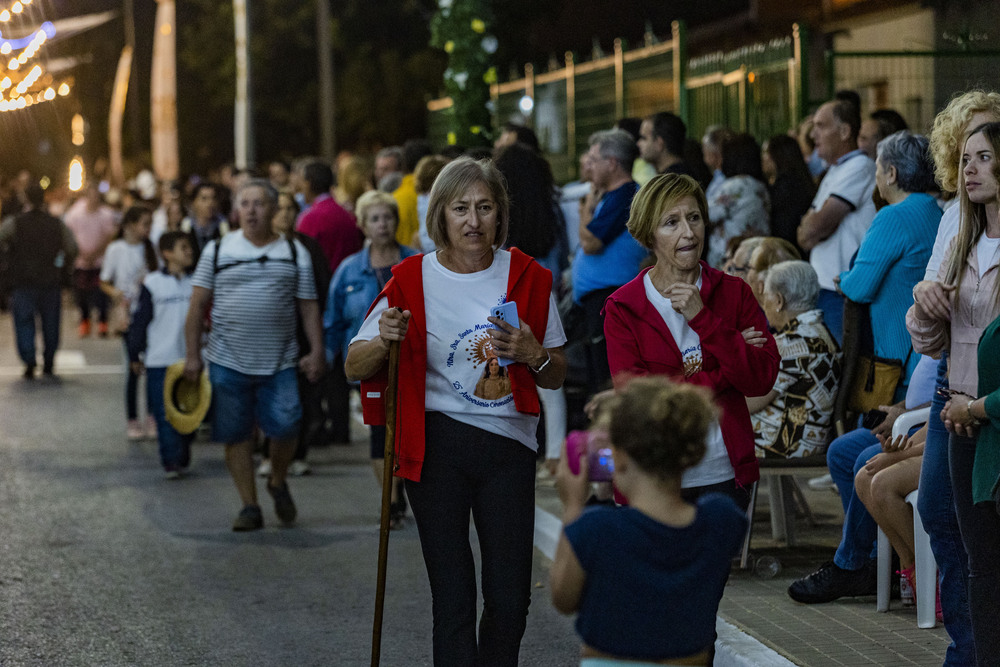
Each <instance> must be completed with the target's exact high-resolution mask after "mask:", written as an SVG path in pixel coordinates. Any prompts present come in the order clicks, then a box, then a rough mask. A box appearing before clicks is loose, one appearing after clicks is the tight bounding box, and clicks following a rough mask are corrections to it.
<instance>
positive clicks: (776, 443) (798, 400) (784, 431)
mask: <svg viewBox="0 0 1000 667" xmlns="http://www.w3.org/2000/svg"><path fill="white" fill-rule="evenodd" d="M774 340H775V342H776V343H777V344H778V352H780V353H781V366H780V369H779V370H778V378H777V379H776V380H775V381H774V390H775V391H777V392H778V395H777V397H775V399H774V400H773V401H772V402H771V403H770V404H769V405H768V406H766V407H765V408H763V409H761V410H759V411H757V412H755V413H753V414H752V415H750V422H751V423H752V424H753V430H754V441H755V443H756V445H757V455H758V456H766V457H768V458H772V457H778V458H795V457H801V456H811V455H813V454H821V453H822V452H823V451H825V449H826V446H827V443H828V436H829V432H830V424H831V422H832V419H833V403H834V400H835V398H836V396H837V386H838V383H839V381H840V347H839V346H838V345H837V343H836V342H835V341H834V340H833V337H832V336H831V335H830V332H829V330H827V328H826V325H825V324H823V311H821V310H819V309H815V310H809V311H806V312H804V313H802V314H801V315H799V316H798V317H797V318H795V319H794V320H792V321H791V322H789V323H788V326H786V327H785V328H784V329H783V330H782V331H779V332H778V333H777V334H775V336H774Z"/></svg>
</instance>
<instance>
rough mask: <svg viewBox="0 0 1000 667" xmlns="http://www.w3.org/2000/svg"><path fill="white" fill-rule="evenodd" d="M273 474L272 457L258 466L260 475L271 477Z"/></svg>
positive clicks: (258, 474)
mask: <svg viewBox="0 0 1000 667" xmlns="http://www.w3.org/2000/svg"><path fill="white" fill-rule="evenodd" d="M270 475H271V459H264V460H263V461H261V462H260V465H259V466H257V476H258V477H269V476H270Z"/></svg>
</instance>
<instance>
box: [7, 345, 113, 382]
mask: <svg viewBox="0 0 1000 667" xmlns="http://www.w3.org/2000/svg"><path fill="white" fill-rule="evenodd" d="M55 368H56V375H122V374H124V373H125V365H124V364H106V365H96V366H89V365H87V357H86V356H84V354H83V351H82V350H57V351H56V359H55ZM23 373H24V367H23V366H4V367H0V377H20V376H21V375H22V374H23Z"/></svg>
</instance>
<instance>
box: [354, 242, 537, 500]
mask: <svg viewBox="0 0 1000 667" xmlns="http://www.w3.org/2000/svg"><path fill="white" fill-rule="evenodd" d="M422 263H423V255H414V256H413V257H408V258H407V259H404V260H403V261H402V262H400V263H399V264H397V265H396V266H394V267H393V269H392V276H393V277H392V279H391V280H390V281H389V282H388V283H386V285H385V289H383V290H382V293H381V294H379V296H378V297H377V298H376V299H375V303H376V304H377V303H378V302H379V301H380V300H381V299H382V297H383V296H384V297H386V298H387V299H388V300H389V307H390V308H393V307H396V306H398V307H400V308H402V309H403V310H409V311H410V325H409V330H408V331H407V334H406V338H404V339H403V342H402V343H401V345H400V348H399V376H398V377H399V382H398V392H397V395H396V396H397V398H396V445H395V447H396V463H397V469H396V476H397V477H404V478H406V479H411V480H413V481H414V482H419V481H420V469H421V467H422V466H423V463H424V445H425V443H424V395H425V392H426V384H427V316H426V313H425V312H424V283H423V272H422ZM551 291H552V273H551V272H549V271H548V270H547V269H543V268H542V267H541V266H539V265H538V264H537V263H536V262H535V261H534V260H533V259H532V258H531V257H529V256H528V255H525V254H524V253H523V252H521V251H520V250H518V249H517V248H511V249H510V274H509V275H508V277H507V300H508V301H513V302H515V303H517V315H518V317H520V318H521V319H522V320H524V321H525V322H526V323H527V324H528V326H529V327H531V331H532V332H533V333H534V334H535V337H536V338H537V339H538V342H539V343H541V342H543V341H544V339H545V330H546V328H547V327H548V322H549V294H550V292H551ZM374 305H375V304H372V306H373V307H374ZM369 312H371V311H369ZM507 374H508V377H510V384H511V389H512V390H513V394H514V406H515V407H516V408H517V411H518V412H523V413H525V414H530V415H538V413H539V402H538V390H537V388H536V387H535V376H534V375H533V374H532V373H531V371H530V370H528V367H527V366H526V365H524V364H511V365H510V366H508V367H507ZM388 382H389V372H388V364H387V365H386V366H384V367H383V368H382V370H380V371H379V372H378V373H376V374H375V375H373V376H372V377H370V378H369V379H367V380H362V382H361V404H362V407H363V408H364V418H365V423H366V424H384V423H385V388H386V386H387V385H388Z"/></svg>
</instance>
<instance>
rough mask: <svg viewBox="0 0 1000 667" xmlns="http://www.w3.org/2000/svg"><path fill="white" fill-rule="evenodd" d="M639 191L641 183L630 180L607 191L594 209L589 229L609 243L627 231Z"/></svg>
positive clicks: (603, 241)
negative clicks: (631, 210) (633, 203)
mask: <svg viewBox="0 0 1000 667" xmlns="http://www.w3.org/2000/svg"><path fill="white" fill-rule="evenodd" d="M638 191H639V184H638V183H636V182H635V181H629V182H628V183H626V184H625V185H623V186H621V187H619V188H615V189H614V190H612V191H611V192H606V193H605V194H604V196H603V197H601V201H599V202H598V203H597V207H596V208H595V209H594V217H593V218H591V219H590V223H589V224H588V225H587V231H589V232H590V233H591V234H593V235H594V236H596V237H597V238H599V239H600V240H601V243H603V244H604V245H607V244H608V243H610V242H611V241H614V240H615V239H616V238H618V235H619V234H621V233H622V232H624V231H625V224H626V223H627V222H628V214H629V209H630V208H631V207H632V198H633V197H635V193H636V192H638Z"/></svg>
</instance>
